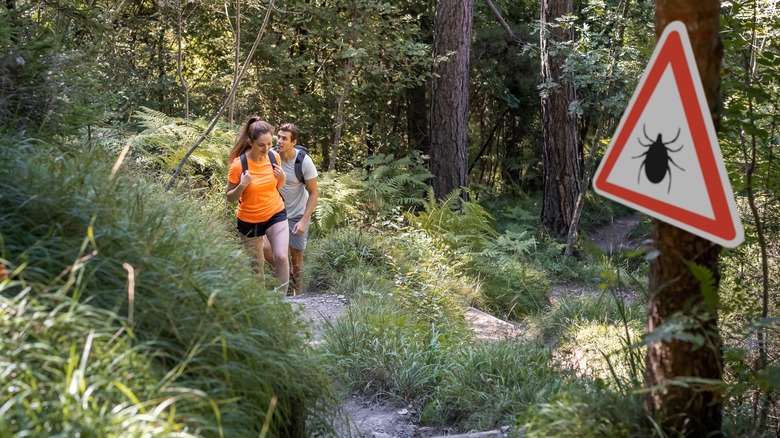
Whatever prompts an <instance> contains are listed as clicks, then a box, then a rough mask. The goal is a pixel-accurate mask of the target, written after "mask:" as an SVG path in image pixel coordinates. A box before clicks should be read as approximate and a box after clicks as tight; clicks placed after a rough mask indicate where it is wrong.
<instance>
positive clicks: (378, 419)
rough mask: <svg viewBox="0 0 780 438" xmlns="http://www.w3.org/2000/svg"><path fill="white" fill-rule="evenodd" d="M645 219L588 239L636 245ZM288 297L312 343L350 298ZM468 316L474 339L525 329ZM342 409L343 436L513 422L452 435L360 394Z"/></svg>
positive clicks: (406, 437) (569, 290)
mask: <svg viewBox="0 0 780 438" xmlns="http://www.w3.org/2000/svg"><path fill="white" fill-rule="evenodd" d="M641 220H642V216H641V215H639V214H635V215H632V216H627V217H624V218H618V219H615V221H614V222H613V223H612V224H609V225H606V226H604V227H602V228H600V229H599V230H597V231H596V232H594V233H593V234H592V235H591V236H590V240H591V241H592V242H593V244H594V245H596V247H598V248H600V249H601V250H602V251H604V252H605V253H611V252H613V251H615V250H621V249H625V248H626V246H627V245H630V246H633V247H634V248H635V247H636V245H637V243H636V242H629V241H628V237H629V233H630V232H631V230H633V229H634V228H635V227H636V226H637V224H639V222H640V221H641ZM634 248H632V249H634ZM594 290H595V288H591V287H583V286H578V285H558V286H555V287H553V289H552V291H551V292H550V293H549V294H548V295H549V298H550V300H551V301H553V302H554V301H555V300H557V299H560V297H561V296H563V295H567V296H569V295H583V294H588V293H592V292H593V291H594ZM286 300H287V301H288V302H289V303H290V304H292V305H293V306H298V307H299V308H300V309H301V315H302V317H303V318H305V319H307V320H308V322H309V324H310V328H311V331H312V334H313V336H314V339H313V343H314V344H319V343H321V342H322V333H323V328H324V326H325V324H326V323H327V322H330V323H333V322H335V321H336V320H337V319H338V317H339V316H340V315H341V314H342V313H343V312H344V311H345V310H346V309H347V307H348V300H347V298H346V297H345V296H344V295H338V296H336V295H331V294H314V293H305V294H301V295H298V296H294V297H287V298H286ZM465 316H466V320H467V321H468V323H469V326H470V327H471V330H472V332H473V334H474V337H475V339H478V340H481V341H495V340H499V339H506V338H516V337H518V336H523V335H524V334H525V333H526V330H524V328H523V327H522V326H520V325H518V324H514V323H510V322H507V321H502V320H500V319H498V318H495V317H493V316H491V315H488V314H487V313H485V312H482V311H480V310H478V309H474V308H470V309H468V310H467V311H466V314H465ZM343 408H344V415H345V418H344V419H342V420H341V422H340V424H339V425H338V429H339V436H340V437H344V438H353V437H354V438H358V437H360V438H362V437H366V438H424V437H428V438H432V437H444V436H448V437H449V438H453V437H455V436H457V437H461V438H482V437H506V436H507V435H508V432H509V430H510V428H509V426H504V427H502V428H500V429H497V430H490V431H482V432H473V433H466V434H461V435H452V434H453V433H454V432H456V431H453V430H440V429H435V428H431V427H420V426H418V425H416V424H415V423H414V419H415V418H416V416H417V413H416V412H413V411H412V408H411V406H402V405H394V404H391V403H385V402H381V401H377V400H374V399H370V398H366V397H363V396H361V395H360V394H358V393H355V394H352V395H351V396H350V397H349V398H348V399H347V400H345V402H344V406H343Z"/></svg>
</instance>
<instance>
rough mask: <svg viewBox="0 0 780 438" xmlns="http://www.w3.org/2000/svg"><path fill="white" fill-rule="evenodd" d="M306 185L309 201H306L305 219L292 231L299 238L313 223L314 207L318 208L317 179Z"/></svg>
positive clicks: (308, 181)
mask: <svg viewBox="0 0 780 438" xmlns="http://www.w3.org/2000/svg"><path fill="white" fill-rule="evenodd" d="M304 185H305V186H306V191H307V192H309V199H308V200H307V201H306V209H305V210H304V211H303V217H302V218H301V220H300V221H298V223H297V224H295V228H293V230H292V232H293V234H295V235H297V236H302V235H303V233H304V231H306V227H308V226H309V222H310V221H311V215H312V214H314V207H316V206H317V178H312V179H310V180H307V181H306V182H305V183H304Z"/></svg>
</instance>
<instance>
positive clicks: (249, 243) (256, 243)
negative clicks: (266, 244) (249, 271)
mask: <svg viewBox="0 0 780 438" xmlns="http://www.w3.org/2000/svg"><path fill="white" fill-rule="evenodd" d="M241 242H242V243H243V244H244V246H246V248H247V249H248V250H249V251H251V252H252V254H253V255H254V259H255V260H254V266H253V268H254V270H255V272H257V273H258V275H260V281H261V282H263V283H265V276H264V275H263V237H262V236H259V237H244V238H243V239H241Z"/></svg>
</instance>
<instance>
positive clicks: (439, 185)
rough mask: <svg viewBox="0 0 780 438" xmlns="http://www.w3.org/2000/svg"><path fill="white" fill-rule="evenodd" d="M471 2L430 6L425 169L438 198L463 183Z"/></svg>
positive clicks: (444, 1)
mask: <svg viewBox="0 0 780 438" xmlns="http://www.w3.org/2000/svg"><path fill="white" fill-rule="evenodd" d="M473 5H474V2H473V0H463V1H449V0H440V1H439V2H438V4H437V5H436V18H435V23H434V28H435V31H434V38H433V53H434V57H435V58H437V59H438V58H439V57H442V56H446V57H447V59H446V60H442V61H439V62H436V63H435V64H434V67H433V73H434V75H433V80H432V82H431V128H430V129H431V134H430V141H431V152H430V168H431V169H430V170H431V173H432V174H433V182H432V183H433V192H434V195H435V196H436V199H442V198H444V197H446V196H447V195H449V194H450V193H451V192H452V191H454V190H457V189H460V188H461V187H465V186H466V184H467V178H468V175H467V168H468V155H467V151H466V148H467V145H468V108H469V56H470V46H471V20H472V8H473Z"/></svg>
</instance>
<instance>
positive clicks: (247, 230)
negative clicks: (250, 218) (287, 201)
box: [236, 209, 287, 237]
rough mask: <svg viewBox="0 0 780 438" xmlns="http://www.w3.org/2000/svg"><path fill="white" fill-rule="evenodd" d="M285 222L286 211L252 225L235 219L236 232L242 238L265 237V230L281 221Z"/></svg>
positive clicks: (283, 210)
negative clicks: (236, 223) (236, 222)
mask: <svg viewBox="0 0 780 438" xmlns="http://www.w3.org/2000/svg"><path fill="white" fill-rule="evenodd" d="M286 220H287V210H285V209H282V211H280V212H279V213H276V214H275V215H273V216H271V218H270V219H268V220H267V221H265V222H260V223H257V224H253V223H252V222H244V221H242V220H241V219H238V218H236V221H238V232H239V234H241V235H242V236H244V237H261V236H265V232H266V230H268V228H269V227H270V226H272V225H274V224H278V223H279V222H281V221H286Z"/></svg>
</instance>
